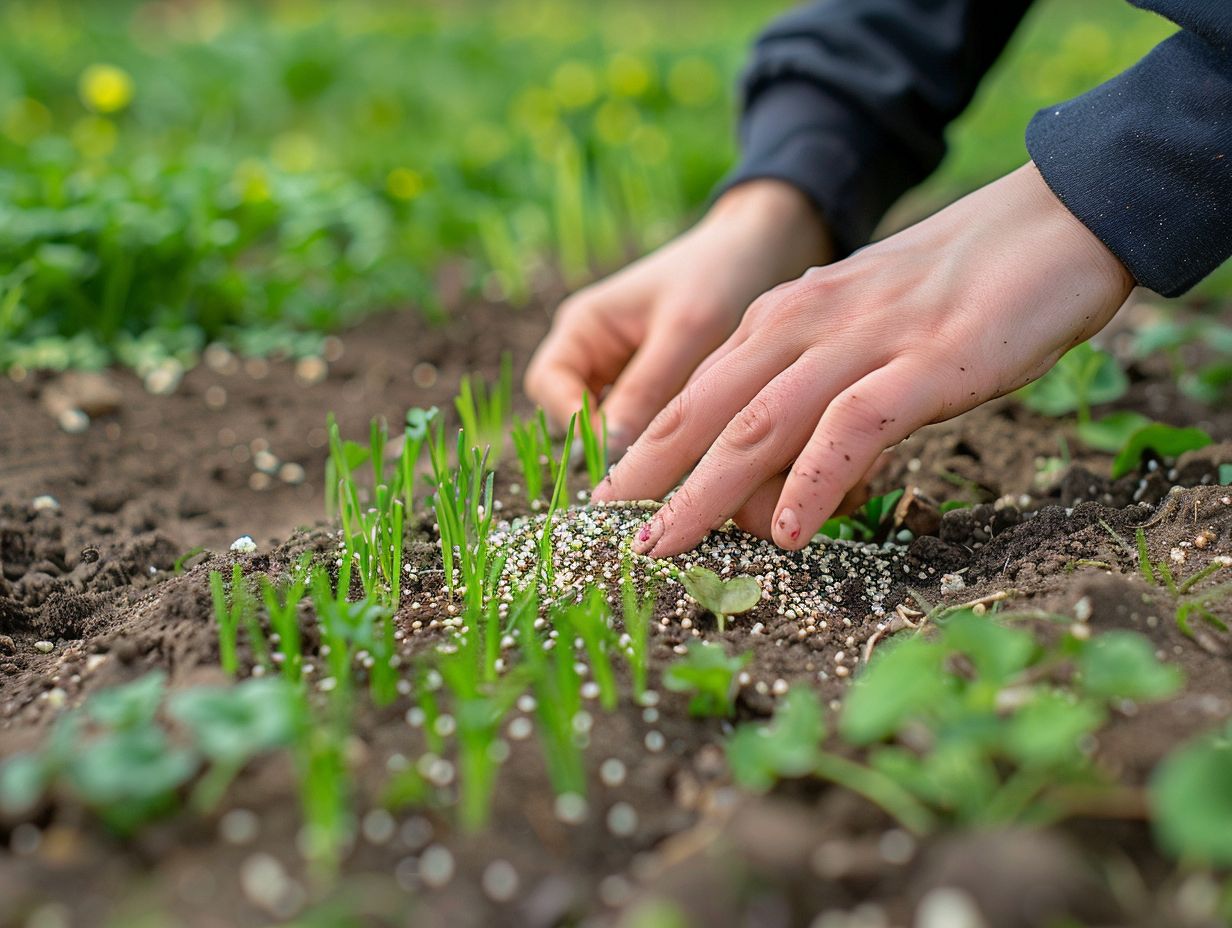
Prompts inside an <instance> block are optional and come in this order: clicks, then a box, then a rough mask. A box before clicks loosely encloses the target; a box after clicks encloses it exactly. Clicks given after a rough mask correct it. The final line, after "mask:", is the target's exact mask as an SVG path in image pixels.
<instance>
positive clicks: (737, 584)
mask: <svg viewBox="0 0 1232 928" xmlns="http://www.w3.org/2000/svg"><path fill="white" fill-rule="evenodd" d="M680 582H681V583H682V584H684V588H685V590H686V591H687V592H688V594H689V595H690V596H692V597H693V598H694V599H695V600H697V602H698V604H699V605H700V606H701V607H702V608H703V609H706V610H707V611H709V612H713V613H714V614H715V615H716V616H718V617H719V620H720V621H719V624H720V626H721V625H722V624H723V620H724V619H725V618H726V617H727V616H730V615H739V614H740V613H742V612H748V611H749V610H750V609H752V608H753V607H754V606H756V605H757V604H758V603H759V602H760V601H761V586H760V585H759V584H758V582H757V581H756V580H755V579H754V578H753V577H732V578H730V579H728V580H724V579H723V578H722V577H720V576H719V575H718V574H716V573H715V572H714V571H713V570H707V569H706V568H705V567H690V568H689V569H688V570H686V571H682V572H681V574H680Z"/></svg>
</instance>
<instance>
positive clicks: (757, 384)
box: [594, 164, 1133, 557]
mask: <svg viewBox="0 0 1232 928" xmlns="http://www.w3.org/2000/svg"><path fill="white" fill-rule="evenodd" d="M1132 288H1133V279H1132V278H1131V277H1130V275H1129V273H1128V272H1127V271H1126V270H1125V268H1124V266H1123V265H1122V264H1121V263H1120V261H1118V260H1117V258H1116V257H1115V256H1114V255H1113V254H1112V253H1111V252H1109V251H1108V250H1107V248H1105V247H1104V245H1103V244H1102V243H1101V242H1100V241H1099V240H1098V239H1097V238H1096V237H1095V236H1094V235H1093V234H1092V233H1091V232H1090V231H1089V230H1088V229H1087V228H1086V227H1085V226H1083V225H1082V224H1081V223H1080V222H1079V221H1078V220H1077V219H1076V218H1074V216H1073V215H1072V214H1071V213H1070V212H1069V211H1068V210H1066V209H1065V207H1064V206H1063V205H1062V204H1061V202H1060V201H1059V200H1058V199H1057V198H1056V196H1055V195H1054V194H1053V193H1052V192H1051V191H1050V190H1049V189H1048V187H1047V185H1046V184H1045V183H1044V180H1043V178H1042V177H1041V176H1040V174H1039V172H1038V171H1037V170H1036V169H1035V166H1034V165H1032V164H1028V165H1026V166H1024V167H1022V168H1020V169H1019V170H1017V171H1015V172H1013V173H1012V174H1009V175H1007V176H1006V177H1003V178H1001V179H1000V180H998V181H995V182H994V183H992V184H989V185H988V186H986V187H984V188H982V189H980V190H977V191H976V192H974V193H972V194H970V195H969V196H967V197H964V198H963V199H961V200H959V201H958V202H957V203H955V204H953V205H952V206H950V207H949V208H947V209H945V210H943V211H941V212H940V213H937V214H936V215H934V216H932V217H930V218H928V219H926V220H924V221H923V222H920V223H918V224H917V225H915V226H913V227H911V228H909V229H907V230H905V231H903V232H900V233H898V234H897V235H894V236H891V237H890V238H888V239H886V240H885V241H883V242H880V243H878V244H876V245H873V246H870V247H869V248H866V249H864V250H862V251H860V252H858V253H857V254H855V255H853V256H852V257H850V258H848V259H846V260H844V261H841V262H839V263H837V264H834V265H831V266H830V267H828V268H816V269H813V270H810V271H809V272H808V273H806V274H805V275H804V276H803V277H801V278H800V279H798V280H795V281H792V282H791V283H789V284H784V285H782V286H780V287H777V288H776V289H774V290H772V291H770V292H769V293H767V294H765V295H764V296H762V297H761V298H760V299H759V300H757V302H756V303H754V304H753V305H752V306H751V307H750V308H749V310H748V312H747V313H745V316H744V319H743V321H742V322H741V323H740V326H739V328H738V329H737V330H736V331H735V333H734V334H733V335H732V336H731V337H730V338H729V339H728V340H727V341H726V342H725V343H724V344H723V345H722V346H721V347H720V348H719V349H718V350H717V351H715V352H714V353H713V354H712V355H711V356H710V357H709V358H707V359H706V360H705V361H704V362H703V363H702V365H701V366H700V367H699V368H698V369H697V372H696V373H695V374H694V377H693V379H692V380H691V381H690V383H689V384H688V386H687V387H686V388H685V390H684V391H683V392H682V393H680V394H679V395H678V396H676V397H675V399H673V400H672V401H671V402H670V403H669V404H668V405H667V406H666V407H665V408H664V410H663V411H662V412H661V413H660V414H659V415H658V416H657V417H656V418H655V419H654V421H653V422H652V423H651V424H650V426H649V428H648V429H647V430H646V432H645V434H644V435H643V436H642V437H641V438H640V439H639V440H638V441H637V442H636V443H635V444H634V445H633V447H632V448H630V449H629V452H628V454H627V455H625V457H624V458H623V459H622V460H621V461H620V463H619V464H617V466H616V467H615V469H614V470H613V471H612V473H611V474H610V476H609V477H608V478H607V479H606V480H605V481H604V482H602V483H601V484H600V485H599V487H598V488H597V489H596V490H595V493H594V499H595V501H604V500H619V499H642V498H657V497H661V496H662V495H663V494H665V493H666V492H667V491H669V490H670V489H671V488H672V487H674V486H675V485H676V483H677V481H678V480H680V478H681V477H682V476H683V475H684V474H685V473H686V472H687V471H689V469H690V468H694V465H696V467H695V468H694V469H693V472H692V474H690V475H689V477H688V479H687V480H685V482H684V484H683V486H681V487H680V489H679V490H677V491H676V493H675V495H674V496H673V497H672V498H671V500H670V501H669V502H668V503H667V505H666V506H664V507H663V508H662V509H660V510H659V512H658V513H657V514H656V515H655V516H654V518H652V519H651V521H649V522H648V523H646V525H645V526H643V528H642V529H641V531H640V532H639V534H638V536H637V537H636V538H635V539H634V544H633V548H634V550H635V551H638V552H639V553H643V554H652V555H654V556H657V557H668V556H671V555H673V554H678V553H680V552H682V551H686V550H688V549H689V548H692V547H693V546H694V545H696V544H697V543H698V542H699V541H700V540H701V539H702V538H703V537H704V536H705V535H706V533H707V532H708V531H710V530H711V529H712V528H715V527H717V526H719V525H721V524H722V523H723V522H724V521H725V520H726V519H727V518H729V517H734V518H735V519H736V521H737V523H738V524H740V525H741V526H742V527H744V528H747V529H749V530H750V531H753V532H755V533H757V534H759V535H761V536H763V537H770V538H773V540H774V542H775V543H776V544H778V545H779V546H781V547H783V548H790V549H798V548H802V547H804V546H805V545H807V544H808V543H809V542H810V541H811V540H812V538H813V536H814V535H815V534H816V532H817V530H818V529H819V528H820V527H821V525H822V523H823V522H824V521H825V519H826V518H827V517H828V516H829V515H830V514H831V513H832V512H833V511H834V510H835V508H836V507H837V506H838V504H839V502H840V500H841V499H842V498H843V496H844V494H846V493H847V491H848V490H849V489H850V488H851V487H852V486H853V485H855V484H856V482H857V481H858V480H859V479H860V477H861V476H862V475H863V474H864V473H865V472H866V471H867V470H868V468H869V466H870V465H871V464H872V463H873V462H874V461H875V460H876V458H877V456H878V455H879V454H880V453H881V452H882V451H883V450H884V449H886V448H889V447H891V446H892V445H894V444H896V443H898V442H899V441H901V440H902V439H903V438H906V437H907V436H908V435H910V434H911V433H912V432H913V431H914V430H916V429H917V428H919V427H921V426H923V425H927V424H929V423H932V422H940V421H943V420H945V419H949V418H952V417H953V416H956V415H958V414H959V413H961V412H965V411H966V410H968V409H971V408H973V407H975V406H978V405H979V404H981V403H983V402H985V401H986V400H989V399H992V398H993V397H996V396H1000V395H1002V394H1005V393H1008V392H1010V391H1012V390H1017V389H1018V388H1019V387H1021V386H1023V385H1025V384H1027V383H1029V382H1030V381H1032V380H1034V379H1036V378H1038V377H1040V376H1041V375H1042V374H1043V373H1044V372H1045V371H1047V370H1048V369H1049V368H1050V367H1051V366H1052V365H1053V364H1054V363H1056V361H1057V359H1058V358H1060V356H1061V355H1062V354H1064V353H1065V352H1066V351H1067V350H1068V349H1069V348H1071V347H1073V346H1074V345H1076V344H1078V343H1079V342H1081V341H1083V340H1085V339H1087V338H1089V337H1090V336H1092V335H1094V334H1095V333H1096V332H1098V331H1099V330H1100V329H1101V328H1102V327H1103V326H1104V325H1105V324H1106V323H1107V322H1108V320H1109V319H1111V318H1112V316H1113V315H1114V314H1115V312H1116V310H1117V309H1118V308H1119V307H1120V305H1121V304H1122V303H1123V302H1124V301H1125V298H1126V297H1127V296H1128V295H1129V292H1130V290H1131V289H1132ZM699 461H700V463H699ZM789 467H790V471H789V472H787V473H784V472H785V471H787V469H788V468H789Z"/></svg>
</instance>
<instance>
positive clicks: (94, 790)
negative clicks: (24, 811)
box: [68, 728, 197, 829]
mask: <svg viewBox="0 0 1232 928" xmlns="http://www.w3.org/2000/svg"><path fill="white" fill-rule="evenodd" d="M196 768H197V760H196V758H195V756H194V755H193V753H192V752H191V751H188V750H186V749H183V748H176V747H173V746H172V745H170V744H169V743H168V742H167V737H166V735H164V734H163V732H162V731H161V730H160V729H158V728H138V729H132V730H129V731H122V732H118V733H116V734H113V735H106V736H104V737H102V738H99V739H97V740H96V741H93V742H91V743H90V744H89V745H87V746H86V747H85V748H83V749H82V751H81V752H80V753H79V754H78V756H77V757H76V758H74V760H73V761H72V763H71V765H70V767H69V770H68V774H69V780H70V782H71V783H72V784H73V787H74V789H76V790H77V792H78V793H79V794H80V795H81V797H82V798H83V799H84V800H85V801H86V802H87V803H89V804H90V805H91V806H94V807H95V808H97V809H99V810H106V811H108V812H111V813H113V814H114V817H111V818H109V821H111V822H113V823H116V824H120V825H121V826H122V827H124V828H125V829H126V828H128V827H130V826H132V825H135V824H138V823H139V822H140V821H143V820H144V819H145V818H147V817H149V816H150V815H153V814H156V813H157V812H158V811H161V810H162V809H163V808H164V807H165V804H166V803H165V800H167V799H168V798H169V797H170V794H171V793H172V792H173V791H174V790H176V789H178V788H179V787H180V786H182V785H184V783H186V782H187V781H188V779H189V778H190V777H191V776H192V775H193V773H194V772H195V770H196Z"/></svg>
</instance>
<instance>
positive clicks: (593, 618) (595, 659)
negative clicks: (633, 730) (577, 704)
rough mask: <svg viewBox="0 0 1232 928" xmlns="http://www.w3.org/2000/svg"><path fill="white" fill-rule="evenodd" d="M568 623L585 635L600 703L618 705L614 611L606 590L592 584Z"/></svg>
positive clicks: (579, 634) (610, 708)
mask: <svg viewBox="0 0 1232 928" xmlns="http://www.w3.org/2000/svg"><path fill="white" fill-rule="evenodd" d="M568 620H569V621H568V624H569V625H571V626H572V627H573V628H574V629H575V630H576V631H577V634H578V637H579V638H581V639H582V644H583V645H584V647H585V648H586V655H587V657H588V658H589V659H590V671H591V673H592V674H593V675H594V678H595V683H596V684H598V686H599V703H600V704H601V705H602V706H603V708H604V709H606V710H607V711H608V712H611V711H612V710H613V709H615V708H616V699H617V691H616V675H615V673H613V671H612V661H611V659H610V658H609V657H608V652H609V651H610V650H611V649H612V646H613V645H614V644H615V635H613V633H612V626H611V615H610V612H609V610H608V605H607V599H606V598H605V597H604V595H603V591H602V590H600V589H598V588H597V587H592V588H591V589H590V590H588V591H587V592H586V596H585V597H584V598H583V599H582V601H581V602H580V603H578V604H577V605H576V606H573V607H572V608H571V609H569V610H568Z"/></svg>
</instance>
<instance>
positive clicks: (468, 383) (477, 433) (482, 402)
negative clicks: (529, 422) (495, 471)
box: [454, 352, 513, 466]
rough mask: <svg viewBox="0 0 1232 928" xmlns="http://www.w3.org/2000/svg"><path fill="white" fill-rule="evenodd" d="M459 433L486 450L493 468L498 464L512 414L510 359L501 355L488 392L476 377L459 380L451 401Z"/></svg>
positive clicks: (486, 386) (507, 355)
mask: <svg viewBox="0 0 1232 928" xmlns="http://www.w3.org/2000/svg"><path fill="white" fill-rule="evenodd" d="M454 406H455V407H456V408H457V410H458V419H459V421H460V422H461V423H462V430H463V431H464V432H466V434H467V435H468V436H469V437H470V440H471V441H472V442H475V443H476V444H477V445H478V446H479V447H484V446H487V447H488V448H490V449H491V452H490V455H491V459H492V464H493V466H495V465H496V463H497V462H498V461H499V460H500V457H501V452H502V450H503V449H504V444H505V423H506V422H507V421H508V420H509V417H510V415H511V414H512V412H513V359H512V357H511V356H510V355H509V352H505V353H504V354H502V355H501V369H500V377H499V379H498V380H497V381H496V383H495V384H494V385H493V386H492V387H491V389H489V388H488V385H487V383H486V382H485V381H484V380H483V378H481V377H479V376H478V375H468V376H466V377H463V378H462V383H461V385H460V386H459V388H458V396H457V398H456V399H455V400H454Z"/></svg>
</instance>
